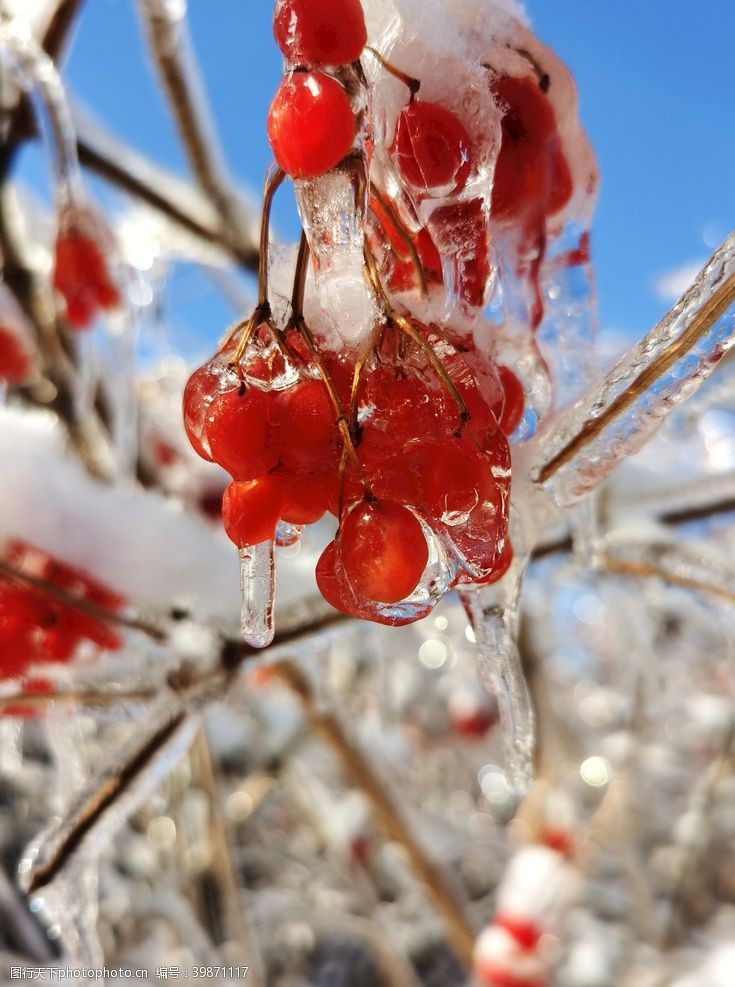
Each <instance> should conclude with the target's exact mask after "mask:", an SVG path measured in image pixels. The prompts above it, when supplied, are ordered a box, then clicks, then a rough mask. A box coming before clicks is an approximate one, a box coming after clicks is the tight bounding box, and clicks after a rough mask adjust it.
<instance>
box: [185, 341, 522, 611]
mask: <svg viewBox="0 0 735 987" xmlns="http://www.w3.org/2000/svg"><path fill="white" fill-rule="evenodd" d="M414 325H415V327H416V329H417V330H418V331H420V332H422V333H423V334H424V336H425V339H426V342H427V344H428V345H433V346H434V347H435V348H436V350H437V351H438V352H442V354H443V366H444V367H445V369H446V372H447V374H448V376H449V378H450V380H451V381H452V384H453V385H454V387H455V388H456V393H457V394H458V395H459V396H460V398H461V399H462V401H463V402H464V405H465V407H466V409H467V415H466V418H467V420H466V421H465V420H464V418H463V416H462V414H461V413H460V411H459V408H458V405H457V403H456V400H455V397H454V396H453V394H452V393H451V391H450V390H448V389H447V386H446V384H445V382H443V381H442V380H441V379H440V378H439V377H438V375H437V374H436V373H435V371H434V370H433V368H432V367H431V366H429V365H428V364H427V361H426V357H425V356H423V355H422V352H421V351H420V350H419V349H418V348H415V350H414V351H413V352H411V353H410V354H409V355H408V356H407V355H406V354H402V356H401V359H400V361H399V360H398V359H397V358H396V352H395V338H394V337H393V336H392V335H391V334H388V333H387V334H386V336H385V339H384V342H383V344H382V345H381V346H380V347H379V348H378V349H377V350H376V353H375V354H374V356H373V358H372V360H371V362H370V363H369V364H368V365H367V366H366V367H365V369H364V372H363V375H362V378H361V383H360V387H359V390H358V392H357V394H356V398H355V404H354V412H355V415H354V417H355V421H354V423H353V428H352V430H351V432H352V438H353V443H354V452H355V457H354V459H351V458H349V457H347V456H346V453H345V443H344V431H341V430H340V427H339V422H338V416H337V408H341V409H348V408H350V406H351V404H352V403H353V395H352V384H353V377H354V370H355V366H354V360H355V358H354V357H353V358H352V359H351V358H350V357H349V356H347V355H345V354H342V355H337V354H334V353H325V354H324V355H323V357H322V367H321V370H322V371H323V372H324V373H325V374H326V375H327V376H328V378H329V381H330V383H331V387H332V391H333V393H331V394H330V391H329V389H328V387H327V385H326V384H325V382H324V379H323V378H322V376H321V373H320V369H319V368H318V367H317V366H316V365H315V364H314V363H313V362H310V358H309V354H308V351H307V350H306V349H305V348H304V347H303V344H301V342H300V340H299V338H298V337H297V336H296V334H295V333H293V332H292V333H291V334H290V335H289V336H288V337H286V340H285V344H286V345H287V346H288V347H289V354H288V356H287V357H286V358H285V359H286V361H287V362H288V364H289V366H290V368H291V377H290V380H289V383H288V386H285V387H282V388H280V389H279V388H276V389H273V386H272V385H273V382H274V380H275V381H278V380H284V379H286V378H287V377H288V375H287V374H286V373H285V369H286V368H285V366H284V357H283V354H282V353H279V352H278V350H277V348H274V347H271V350H270V359H265V358H264V356H263V353H264V349H263V347H264V346H265V344H266V336H267V334H268V333H270V331H271V330H270V329H269V328H268V327H267V326H263V327H261V330H260V334H259V335H257V336H256V339H255V341H254V343H255V345H254V346H253V352H254V354H255V356H254V357H251V358H248V357H246V358H245V360H244V362H243V363H242V364H241V365H240V366H238V367H237V368H235V367H234V366H232V365H231V364H230V363H229V362H228V353H227V351H225V352H223V353H221V354H219V355H218V356H217V357H216V358H215V359H214V360H213V361H211V362H210V363H208V364H206V365H205V366H204V367H202V368H200V369H199V370H197V371H196V372H195V373H194V374H193V375H192V377H191V378H190V380H189V383H188V384H187V387H186V390H185V394H184V421H185V425H186V428H187V433H188V435H189V439H190V441H191V443H192V445H193V447H194V448H195V449H196V450H197V452H198V453H199V454H200V455H201V456H203V457H204V458H206V459H211V460H214V461H215V462H217V463H218V464H219V465H220V466H222V467H223V468H224V469H226V470H227V472H228V473H229V474H230V475H231V476H232V478H233V483H232V484H231V485H230V487H229V488H228V490H227V491H226V493H225V497H224V502H223V518H224V524H225V529H226V531H227V533H228V535H229V537H230V538H231V539H232V541H233V542H234V543H235V544H236V545H238V547H240V548H244V547H248V546H252V545H255V544H258V543H260V542H264V541H269V540H272V539H273V538H274V537H275V533H276V527H277V525H278V523H279V522H280V521H285V522H287V523H289V524H292V525H305V524H310V523H313V522H314V521H317V520H319V518H320V517H322V515H323V514H324V513H325V512H327V511H329V512H331V513H332V514H334V515H335V516H337V517H338V518H339V520H340V527H339V532H338V534H337V537H336V538H335V540H334V541H333V542H332V543H331V544H330V545H329V547H328V548H327V549H326V551H325V552H324V554H323V556H322V558H321V559H320V561H319V564H318V566H317V581H318V583H319V587H320V589H321V591H322V593H323V595H324V596H325V598H326V599H327V600H329V602H331V603H332V604H333V605H334V606H336V607H337V608H338V609H340V610H343V611H345V612H347V613H351V614H354V615H356V616H361V617H365V618H366V619H372V620H384V621H385V622H388V623H400V622H403V621H404V619H416V617H417V616H419V615H421V612H422V608H421V607H420V606H419V607H417V608H416V610H415V611H414V610H411V609H410V608H409V609H406V608H404V607H400V606H399V607H398V609H396V607H395V605H396V604H402V603H403V601H405V600H406V599H407V598H408V597H410V596H411V595H412V594H413V593H414V591H415V590H416V588H417V586H418V585H419V583H421V581H422V577H423V576H424V572H425V570H426V568H427V564H428V562H429V558H430V556H431V555H432V553H435V552H436V551H437V549H436V548H435V547H434V548H432V544H431V542H432V541H433V540H436V541H437V542H438V543H439V545H440V546H441V548H440V549H439V551H440V552H441V553H444V554H445V555H448V557H449V569H450V573H449V582H455V583H469V582H490V581H493V580H494V579H497V578H499V577H500V575H502V574H503V572H504V571H505V570H506V569H507V566H508V564H509V562H510V559H511V553H510V545H509V543H508V541H507V539H506V531H507V512H508V496H509V484H510V452H509V447H508V441H507V438H506V433H510V432H512V431H513V430H514V428H515V427H516V425H517V422H518V419H519V417H520V414H521V413H522V410H523V401H522V389H521V385H520V383H519V381H518V380H517V378H516V377H515V375H514V374H512V373H511V372H510V371H509V370H507V369H505V368H502V369H501V372H500V374H496V373H494V372H492V371H489V370H488V368H487V366H484V367H483V366H481V365H480V364H479V362H478V361H475V364H474V365H473V357H472V354H461V353H459V352H457V351H456V350H454V349H453V348H452V347H450V346H449V345H448V344H446V343H444V342H442V341H441V340H439V339H438V338H437V337H435V336H434V335H433V334H432V333H431V331H430V330H429V329H428V328H427V327H425V326H420V325H419V324H417V323H414ZM265 351H266V352H267V347H266V350H265ZM229 355H230V356H231V352H230V354H229ZM346 427H347V423H346V422H344V423H343V429H344V428H346ZM444 589H446V586H443V587H442V591H443V590H444ZM423 612H426V609H424V610H423Z"/></svg>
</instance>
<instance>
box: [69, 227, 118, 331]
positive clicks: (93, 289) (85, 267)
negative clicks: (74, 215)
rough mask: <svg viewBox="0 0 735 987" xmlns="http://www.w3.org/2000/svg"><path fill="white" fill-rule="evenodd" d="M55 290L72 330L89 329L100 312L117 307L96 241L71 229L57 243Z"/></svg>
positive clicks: (105, 262) (115, 292)
mask: <svg viewBox="0 0 735 987" xmlns="http://www.w3.org/2000/svg"><path fill="white" fill-rule="evenodd" d="M53 283H54V288H55V289H56V290H57V291H58V292H59V294H60V295H61V296H62V297H63V298H64V301H65V302H66V315H67V319H68V321H69V325H70V326H71V327H72V328H73V329H86V328H88V327H89V326H90V325H91V323H92V321H93V320H94V317H95V316H96V314H97V311H98V310H99V309H103V310H108V309H112V308H116V307H117V306H118V305H119V304H120V292H119V290H118V287H117V285H115V283H114V281H113V280H112V277H111V275H110V272H109V270H108V267H107V261H106V259H105V256H104V254H103V252H102V248H101V247H100V245H99V244H98V243H97V242H96V241H95V239H94V238H93V237H92V236H90V235H89V234H87V233H86V232H85V231H84V230H82V229H79V228H78V227H76V226H74V225H70V226H68V228H66V229H62V230H61V231H60V232H59V235H58V237H57V239H56V252H55V262H54V280H53Z"/></svg>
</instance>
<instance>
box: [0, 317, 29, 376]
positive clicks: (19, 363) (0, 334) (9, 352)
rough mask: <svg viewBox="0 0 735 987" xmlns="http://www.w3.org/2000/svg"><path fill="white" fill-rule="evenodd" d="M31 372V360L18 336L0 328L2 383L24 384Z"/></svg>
mask: <svg viewBox="0 0 735 987" xmlns="http://www.w3.org/2000/svg"><path fill="white" fill-rule="evenodd" d="M30 372H31V358H30V355H29V353H28V350H27V349H26V347H25V346H24V345H23V343H22V341H21V339H20V338H19V337H18V335H17V334H16V333H14V332H12V331H10V330H8V329H4V328H2V326H0V381H1V382H3V383H5V384H22V383H23V382H24V381H25V380H27V378H28V376H29V374H30Z"/></svg>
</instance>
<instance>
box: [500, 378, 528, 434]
mask: <svg viewBox="0 0 735 987" xmlns="http://www.w3.org/2000/svg"><path fill="white" fill-rule="evenodd" d="M498 376H499V377H500V381H501V383H502V385H503V392H504V394H505V402H504V404H503V413H502V415H501V416H500V419H499V421H498V425H500V428H501V430H502V431H503V432H504V433H505V434H506V435H512V434H513V432H515V430H516V429H517V428H518V426H519V425H520V423H521V419H522V418H523V411H524V408H525V403H526V395H525V392H524V390H523V384H522V383H521V382H520V380H519V379H518V378H517V377H516V375H515V374H514V373H513V371H512V370H509V369H508V368H507V367H498Z"/></svg>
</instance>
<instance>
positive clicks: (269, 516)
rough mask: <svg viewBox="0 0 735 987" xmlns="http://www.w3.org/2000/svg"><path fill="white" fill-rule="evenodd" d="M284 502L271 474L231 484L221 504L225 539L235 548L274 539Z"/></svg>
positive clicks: (276, 481)
mask: <svg viewBox="0 0 735 987" xmlns="http://www.w3.org/2000/svg"><path fill="white" fill-rule="evenodd" d="M284 499H285V497H284V491H283V485H282V483H281V480H280V478H278V477H276V476H274V475H273V474H268V475H267V476H264V477H261V479H259V480H248V481H245V482H239V483H238V482H236V483H231V484H230V485H229V487H228V488H227V490H225V495H224V498H223V500H222V519H223V521H224V525H225V531H226V532H227V536H228V537H229V538H230V540H231V541H233V542H234V543H235V544H236V545H237V547H238V548H248V547H250V546H252V545H259V544H260V543H261V542H263V541H270V540H271V539H273V538H274V537H275V534H276V525H277V524H278V522H279V521H280V519H281V511H282V509H283V503H284Z"/></svg>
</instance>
